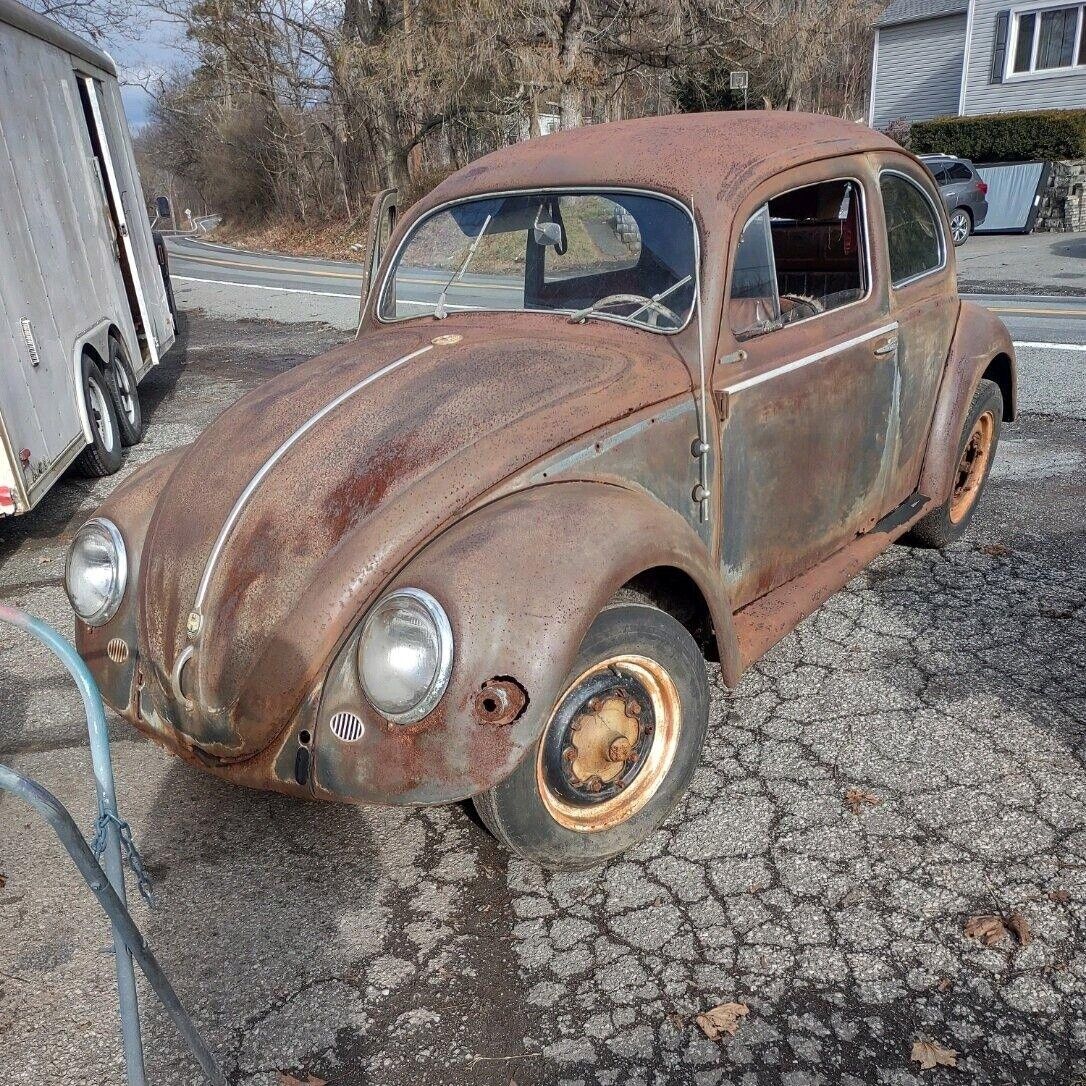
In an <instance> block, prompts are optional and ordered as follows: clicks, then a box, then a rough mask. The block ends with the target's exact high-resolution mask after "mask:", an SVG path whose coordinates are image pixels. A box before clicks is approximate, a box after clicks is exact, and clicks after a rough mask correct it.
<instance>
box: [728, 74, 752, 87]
mask: <svg viewBox="0 0 1086 1086" xmlns="http://www.w3.org/2000/svg"><path fill="white" fill-rule="evenodd" d="M749 81H750V72H744V71H735V72H728V86H729V87H730V88H731V89H732V90H741V91H745V90H746V89H747V83H748V82H749Z"/></svg>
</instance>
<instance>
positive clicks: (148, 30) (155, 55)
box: [98, 15, 186, 132]
mask: <svg viewBox="0 0 1086 1086" xmlns="http://www.w3.org/2000/svg"><path fill="white" fill-rule="evenodd" d="M184 37H185V35H184V30H183V28H182V26H181V24H180V23H178V22H177V21H173V20H168V19H166V18H165V17H164V16H162V15H158V16H155V17H154V18H148V19H147V20H145V21H144V23H143V24H142V26H141V27H140V28H139V29H138V30H137V31H135V32H134V33H133V34H132V35H131V39H132V40H125V39H114V40H110V38H109V36H108V35H106V36H105V37H104V38H103V39H102V40H101V41H100V42H98V45H99V47H100V48H102V49H105V51H106V52H107V53H109V55H110V56H111V57H113V59H114V61H116V63H117V71H118V73H119V74H120V77H121V97H122V98H123V100H124V111H125V113H126V115H127V116H128V123H129V125H130V127H131V128H132V131H133V132H138V131H139V130H140V129H141V128H142V127H143V126H144V125H145V124H146V123H147V120H148V111H149V109H150V107H151V96H150V95H149V94H148V92H147V91H146V90H145V89H144V87H145V86H147V85H148V84H150V85H153V84H154V83H156V82H157V81H158V79H159V78H161V76H162V75H163V74H165V73H166V72H168V71H170V70H172V69H174V68H184V67H185V65H186V57H185V56H184V54H183V53H182V52H181V50H180V48H179V47H180V45H181V44H182V42H183V41H184Z"/></svg>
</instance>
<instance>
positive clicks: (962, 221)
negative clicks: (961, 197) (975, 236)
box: [950, 212, 969, 241]
mask: <svg viewBox="0 0 1086 1086" xmlns="http://www.w3.org/2000/svg"><path fill="white" fill-rule="evenodd" d="M950 233H951V235H952V236H953V238H954V240H955V241H965V239H966V238H967V237H969V220H968V219H967V218H966V217H965V216H964V215H963V214H961V213H960V212H958V213H957V214H955V215H954V217H953V218H952V219H951V220H950Z"/></svg>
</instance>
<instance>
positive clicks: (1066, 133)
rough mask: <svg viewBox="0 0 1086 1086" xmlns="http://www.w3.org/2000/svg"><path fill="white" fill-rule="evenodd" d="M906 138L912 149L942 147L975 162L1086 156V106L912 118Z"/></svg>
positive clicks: (936, 151)
mask: <svg viewBox="0 0 1086 1086" xmlns="http://www.w3.org/2000/svg"><path fill="white" fill-rule="evenodd" d="M909 143H910V146H911V149H912V151H913V153H914V154H917V155H927V154H939V153H945V154H948V155H957V156H958V157H959V158H968V159H972V160H973V161H974V162H1029V161H1036V160H1038V159H1041V160H1044V159H1047V160H1052V159H1067V158H1086V109H1050V110H1037V111H1036V112H1032V113H989V114H982V115H981V116H979V117H937V118H936V119H935V120H934V121H916V122H914V123H913V125H912V127H911V129H910V130H909Z"/></svg>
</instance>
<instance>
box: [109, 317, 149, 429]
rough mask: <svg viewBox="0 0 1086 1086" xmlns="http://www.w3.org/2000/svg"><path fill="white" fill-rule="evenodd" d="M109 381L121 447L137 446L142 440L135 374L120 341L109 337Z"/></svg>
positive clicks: (141, 423) (141, 422)
mask: <svg viewBox="0 0 1086 1086" xmlns="http://www.w3.org/2000/svg"><path fill="white" fill-rule="evenodd" d="M109 379H110V383H111V384H112V385H113V388H112V392H113V407H114V409H115V411H116V415H117V426H118V428H119V430H120V434H121V444H122V445H138V444H139V443H140V442H141V441H142V440H143V411H142V410H141V409H140V395H139V390H138V389H137V388H136V374H135V373H134V372H133V370H132V364H131V363H130V362H129V361H128V355H127V354H126V353H125V349H124V347H123V346H122V345H121V342H120V340H118V339H116V338H115V337H114V336H110V337H109Z"/></svg>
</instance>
